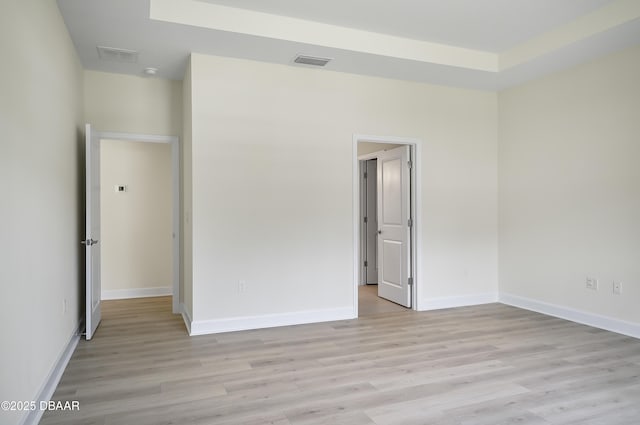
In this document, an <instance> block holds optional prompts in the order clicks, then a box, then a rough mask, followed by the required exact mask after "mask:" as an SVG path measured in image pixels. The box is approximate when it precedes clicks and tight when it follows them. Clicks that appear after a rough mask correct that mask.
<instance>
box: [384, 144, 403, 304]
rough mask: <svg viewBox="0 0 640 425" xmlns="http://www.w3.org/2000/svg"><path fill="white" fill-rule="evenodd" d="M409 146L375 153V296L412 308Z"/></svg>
mask: <svg viewBox="0 0 640 425" xmlns="http://www.w3.org/2000/svg"><path fill="white" fill-rule="evenodd" d="M409 149H410V147H409V146H401V147H399V148H395V149H391V150H389V151H385V152H381V153H380V154H379V155H378V176H377V177H378V296H380V297H382V298H386V299H388V300H389V301H393V302H394V303H397V304H400V305H403V306H405V307H411V282H410V279H411V278H412V276H411V266H410V247H411V244H410V242H411V239H410V234H411V224H412V223H411V222H410V218H411V217H410V214H411V198H410V193H411V192H410V163H409Z"/></svg>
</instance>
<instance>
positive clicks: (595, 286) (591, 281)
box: [585, 277, 598, 291]
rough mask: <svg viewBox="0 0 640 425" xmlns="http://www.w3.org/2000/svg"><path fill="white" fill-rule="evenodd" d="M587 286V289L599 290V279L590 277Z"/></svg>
mask: <svg viewBox="0 0 640 425" xmlns="http://www.w3.org/2000/svg"><path fill="white" fill-rule="evenodd" d="M585 287H586V288H587V289H591V290H593V291H597V290H598V279H595V278H593V277H588V278H587V283H586V285H585Z"/></svg>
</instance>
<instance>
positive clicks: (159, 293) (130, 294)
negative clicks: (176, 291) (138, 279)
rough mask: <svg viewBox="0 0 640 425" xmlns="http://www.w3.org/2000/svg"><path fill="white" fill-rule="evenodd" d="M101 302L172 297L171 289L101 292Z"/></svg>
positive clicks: (168, 287)
mask: <svg viewBox="0 0 640 425" xmlns="http://www.w3.org/2000/svg"><path fill="white" fill-rule="evenodd" d="M100 295H101V297H102V299H103V300H123V299H127V298H147V297H164V296H167V295H173V289H172V288H171V287H170V286H167V287H159V288H134V289H114V290H105V289H103V290H102V293H101V294H100Z"/></svg>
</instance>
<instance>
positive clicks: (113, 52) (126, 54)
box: [98, 46, 138, 63]
mask: <svg viewBox="0 0 640 425" xmlns="http://www.w3.org/2000/svg"><path fill="white" fill-rule="evenodd" d="M98 56H100V59H102V60H105V61H111V62H125V63H136V62H138V52H136V51H135V50H127V49H117V48H115V47H104V46H98Z"/></svg>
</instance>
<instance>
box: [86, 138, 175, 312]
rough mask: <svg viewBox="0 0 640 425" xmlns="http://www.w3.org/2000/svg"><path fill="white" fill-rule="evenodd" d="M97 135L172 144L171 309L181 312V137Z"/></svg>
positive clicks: (128, 140) (132, 140) (131, 140)
mask: <svg viewBox="0 0 640 425" xmlns="http://www.w3.org/2000/svg"><path fill="white" fill-rule="evenodd" d="M97 136H98V137H99V138H100V139H101V140H102V139H108V140H121V141H125V142H146V143H168V144H170V145H171V186H172V190H171V193H172V201H171V204H172V214H173V216H172V219H171V220H172V227H173V239H172V243H171V245H172V246H171V248H172V249H171V251H172V258H173V278H172V280H173V285H172V286H173V288H172V294H173V297H172V303H171V310H172V311H173V313H174V314H180V303H181V302H182V300H181V299H180V146H179V142H180V139H179V138H178V137H177V136H155V135H151V134H137V133H115V132H111V131H100V132H97Z"/></svg>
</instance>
